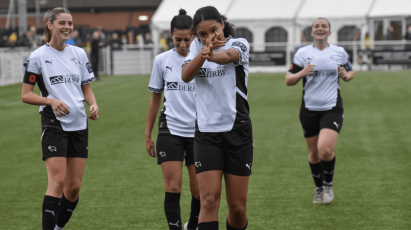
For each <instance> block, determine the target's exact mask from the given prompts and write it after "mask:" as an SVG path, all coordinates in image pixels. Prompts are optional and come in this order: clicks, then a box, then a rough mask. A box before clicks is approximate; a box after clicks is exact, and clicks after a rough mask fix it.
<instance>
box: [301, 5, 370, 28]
mask: <svg viewBox="0 0 411 230" xmlns="http://www.w3.org/2000/svg"><path fill="white" fill-rule="evenodd" d="M373 1H374V0H344V1H340V0H305V2H304V5H303V6H302V8H301V11H300V12H299V13H298V19H300V20H310V21H309V23H312V20H314V19H316V18H318V17H324V18H327V19H334V20H335V19H341V20H345V19H352V18H364V19H365V18H366V17H367V14H368V12H369V11H370V9H371V6H372V3H373Z"/></svg>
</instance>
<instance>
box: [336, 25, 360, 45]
mask: <svg viewBox="0 0 411 230" xmlns="http://www.w3.org/2000/svg"><path fill="white" fill-rule="evenodd" d="M360 38H361V31H360V30H359V29H358V28H357V27H356V26H344V27H343V28H341V29H340V30H339V31H338V41H339V42H341V41H354V40H355V41H359V40H360Z"/></svg>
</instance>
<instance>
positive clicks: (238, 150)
mask: <svg viewBox="0 0 411 230" xmlns="http://www.w3.org/2000/svg"><path fill="white" fill-rule="evenodd" d="M194 160H195V168H196V173H197V174H198V173H201V172H205V171H211V170H221V171H223V172H224V173H228V174H232V175H236V176H250V175H251V166H252V163H253V132H252V125H251V122H250V123H248V124H247V125H244V126H241V127H239V128H237V129H233V130H231V131H228V132H220V133H206V132H201V131H199V130H197V131H196V133H195V142H194Z"/></svg>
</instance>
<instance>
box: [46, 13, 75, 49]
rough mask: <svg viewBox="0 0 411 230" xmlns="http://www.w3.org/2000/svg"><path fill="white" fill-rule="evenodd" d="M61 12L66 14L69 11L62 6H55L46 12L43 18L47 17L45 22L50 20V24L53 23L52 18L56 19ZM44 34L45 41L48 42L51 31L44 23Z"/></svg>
mask: <svg viewBox="0 0 411 230" xmlns="http://www.w3.org/2000/svg"><path fill="white" fill-rule="evenodd" d="M61 13H66V14H70V15H71V13H70V11H69V10H68V9H66V8H64V7H56V8H54V9H52V10H50V11H49V12H47V13H46V15H45V18H48V19H47V22H50V23H51V24H53V22H54V20H56V17H57V15H59V14H61ZM44 35H45V36H46V40H47V42H50V40H51V35H52V34H51V31H50V29H49V27H48V26H47V25H46V30H45V31H44Z"/></svg>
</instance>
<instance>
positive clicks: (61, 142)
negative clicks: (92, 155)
mask: <svg viewBox="0 0 411 230" xmlns="http://www.w3.org/2000/svg"><path fill="white" fill-rule="evenodd" d="M42 130H43V132H42V135H41V146H42V148H43V160H46V159H47V158H50V157H65V158H68V157H79V158H87V157H88V128H87V129H85V130H79V131H64V130H63V129H59V128H54V127H43V128H42Z"/></svg>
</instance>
